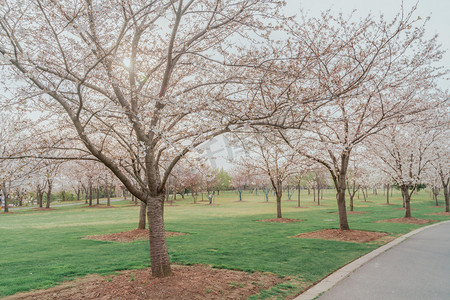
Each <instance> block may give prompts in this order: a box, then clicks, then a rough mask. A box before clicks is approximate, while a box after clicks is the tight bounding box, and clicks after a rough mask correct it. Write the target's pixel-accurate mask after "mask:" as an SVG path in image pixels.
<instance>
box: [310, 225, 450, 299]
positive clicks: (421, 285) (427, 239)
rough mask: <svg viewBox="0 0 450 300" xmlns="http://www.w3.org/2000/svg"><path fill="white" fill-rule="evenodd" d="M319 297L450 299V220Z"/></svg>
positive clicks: (351, 275) (407, 241)
mask: <svg viewBox="0 0 450 300" xmlns="http://www.w3.org/2000/svg"><path fill="white" fill-rule="evenodd" d="M318 299H319V300H331V299H332V300H341V299H345V300H353V299H364V300H377V299H380V300H381V299H382V300H390V299H392V300H394V299H395V300H400V299H408V300H415V299H417V300H419V299H420V300H423V299H426V300H433V299H450V222H444V223H440V224H437V225H436V226H432V227H430V228H426V229H425V230H423V231H421V232H419V233H417V234H415V235H412V236H411V237H410V238H408V239H407V240H405V241H403V242H402V243H399V244H398V245H396V246H394V247H392V248H391V249H389V250H387V251H386V252H384V253H382V254H380V255H379V256H377V257H375V258H374V259H372V260H370V261H368V262H366V263H365V264H364V265H362V266H361V267H360V268H358V269H356V270H355V271H354V272H352V273H350V274H349V276H348V277H347V278H345V279H343V280H342V281H340V282H339V283H338V284H337V285H335V286H334V287H333V288H331V289H330V290H329V291H328V292H325V294H323V296H321V297H319V298H318Z"/></svg>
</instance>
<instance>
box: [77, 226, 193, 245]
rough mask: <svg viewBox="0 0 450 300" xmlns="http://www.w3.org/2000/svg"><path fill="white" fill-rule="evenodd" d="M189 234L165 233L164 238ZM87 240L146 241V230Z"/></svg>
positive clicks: (91, 237)
mask: <svg viewBox="0 0 450 300" xmlns="http://www.w3.org/2000/svg"><path fill="white" fill-rule="evenodd" d="M188 234H189V233H183V232H172V231H166V237H172V236H182V235H188ZM84 239H87V240H97V241H112V242H118V243H130V242H134V241H145V240H148V229H134V230H130V231H124V232H118V233H110V234H104V235H88V236H86V237H84Z"/></svg>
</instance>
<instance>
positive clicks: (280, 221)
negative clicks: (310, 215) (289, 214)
mask: <svg viewBox="0 0 450 300" xmlns="http://www.w3.org/2000/svg"><path fill="white" fill-rule="evenodd" d="M258 222H272V223H297V222H303V220H300V219H289V218H275V219H265V220H258Z"/></svg>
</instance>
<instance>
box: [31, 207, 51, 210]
mask: <svg viewBox="0 0 450 300" xmlns="http://www.w3.org/2000/svg"><path fill="white" fill-rule="evenodd" d="M32 210H34V211H49V210H56V209H54V208H45V207H36V208H32Z"/></svg>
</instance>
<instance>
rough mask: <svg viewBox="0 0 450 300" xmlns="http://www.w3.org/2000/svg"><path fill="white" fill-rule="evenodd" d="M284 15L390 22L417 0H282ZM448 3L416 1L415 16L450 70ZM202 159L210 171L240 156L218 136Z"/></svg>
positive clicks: (446, 83) (446, 85)
mask: <svg viewBox="0 0 450 300" xmlns="http://www.w3.org/2000/svg"><path fill="white" fill-rule="evenodd" d="M286 2H287V7H286V12H287V13H288V14H290V15H293V14H300V13H299V12H300V11H301V10H302V9H303V11H304V12H305V13H306V14H307V15H308V16H319V15H320V13H321V12H322V11H325V10H328V9H330V10H331V12H334V13H336V14H337V13H340V12H342V13H343V14H344V15H346V14H350V13H351V12H352V11H353V10H356V11H355V13H354V15H355V17H357V18H363V17H365V16H366V15H367V14H369V13H372V15H374V16H378V15H380V14H383V15H384V17H385V19H386V20H391V19H392V18H393V17H394V16H395V15H396V14H397V13H398V12H399V11H400V9H401V5H402V2H403V6H404V7H405V10H407V11H409V9H410V8H411V7H412V6H414V5H415V4H416V3H417V0H403V1H402V0H376V1H372V0H371V1H369V0H286ZM449 14H450V0H426V1H425V0H421V1H419V2H418V5H417V11H416V15H417V16H420V17H421V18H422V19H425V18H426V17H430V20H429V22H428V24H427V34H428V37H430V38H431V37H432V36H434V35H435V34H438V36H439V37H438V40H439V42H440V44H442V47H443V49H446V50H447V53H445V54H444V57H443V59H442V64H443V65H444V66H445V67H447V68H450V15H449ZM449 82H450V81H447V80H443V81H442V85H443V86H442V88H443V89H450V86H449ZM203 146H204V148H205V150H206V151H205V153H204V154H203V155H204V156H206V157H208V158H210V159H209V161H210V163H211V165H212V167H213V168H222V167H223V168H224V169H227V170H229V169H231V168H232V164H231V162H230V160H232V159H236V158H238V157H239V155H240V153H242V150H241V149H236V148H230V147H229V143H228V140H227V139H226V137H218V138H215V139H214V140H212V141H210V142H208V143H206V144H205V145H203Z"/></svg>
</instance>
